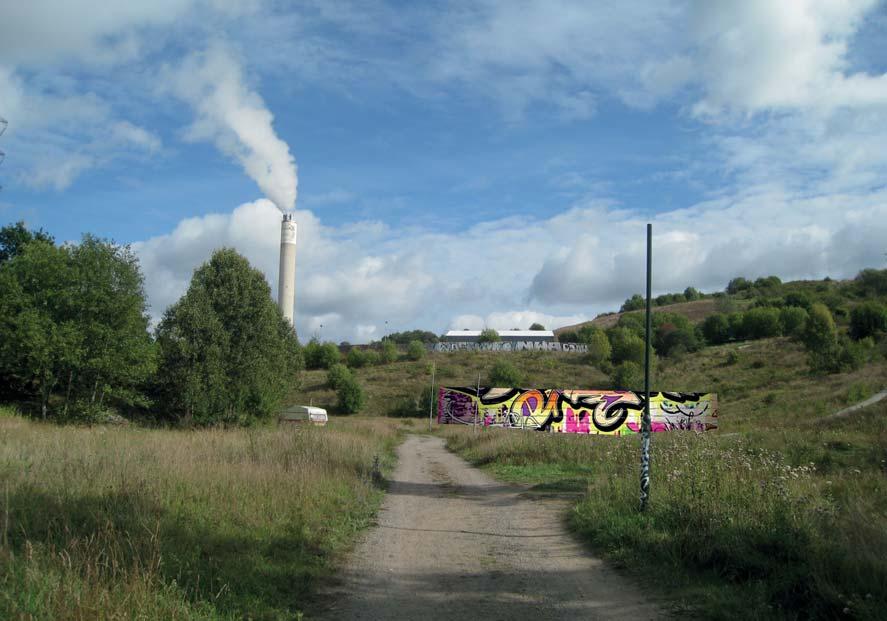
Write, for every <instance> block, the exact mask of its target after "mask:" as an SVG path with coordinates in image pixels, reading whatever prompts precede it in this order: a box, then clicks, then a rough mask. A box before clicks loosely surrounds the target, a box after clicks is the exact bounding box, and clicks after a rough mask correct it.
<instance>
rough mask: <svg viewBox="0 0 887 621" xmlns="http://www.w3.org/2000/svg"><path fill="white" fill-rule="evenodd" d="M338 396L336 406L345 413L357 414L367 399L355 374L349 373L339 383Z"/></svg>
mask: <svg viewBox="0 0 887 621" xmlns="http://www.w3.org/2000/svg"><path fill="white" fill-rule="evenodd" d="M352 351H354V350H352ZM336 396H337V398H338V402H337V404H336V407H337V409H338V410H339V411H340V412H342V413H343V414H356V413H357V412H359V411H360V409H361V408H362V407H363V404H364V400H365V397H364V393H363V388H361V386H360V383H359V382H358V381H357V378H356V377H354V376H353V375H349V376H348V377H347V378H345V379H344V380H343V381H342V382H341V383H340V384H339V388H338V389H337V390H336Z"/></svg>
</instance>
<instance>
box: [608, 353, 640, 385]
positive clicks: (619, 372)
mask: <svg viewBox="0 0 887 621" xmlns="http://www.w3.org/2000/svg"><path fill="white" fill-rule="evenodd" d="M611 379H612V381H613V386H614V387H615V388H616V389H618V390H635V391H642V390H643V389H644V367H643V366H641V365H639V364H637V363H636V362H633V361H631V360H626V361H625V362H623V363H621V364H618V365H616V367H615V368H614V369H613V375H612V376H611Z"/></svg>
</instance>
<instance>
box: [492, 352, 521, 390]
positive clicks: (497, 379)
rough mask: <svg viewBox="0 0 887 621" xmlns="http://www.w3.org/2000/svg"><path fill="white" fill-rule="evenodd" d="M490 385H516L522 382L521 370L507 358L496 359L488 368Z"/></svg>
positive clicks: (504, 386)
mask: <svg viewBox="0 0 887 621" xmlns="http://www.w3.org/2000/svg"><path fill="white" fill-rule="evenodd" d="M489 383H490V386H499V387H503V388H506V387H518V386H520V385H521V384H522V383H523V377H522V376H521V372H520V371H519V370H518V369H517V368H516V367H515V366H514V365H513V364H511V363H510V362H509V361H507V360H502V359H500V360H497V361H496V363H495V364H493V368H492V369H490V375H489Z"/></svg>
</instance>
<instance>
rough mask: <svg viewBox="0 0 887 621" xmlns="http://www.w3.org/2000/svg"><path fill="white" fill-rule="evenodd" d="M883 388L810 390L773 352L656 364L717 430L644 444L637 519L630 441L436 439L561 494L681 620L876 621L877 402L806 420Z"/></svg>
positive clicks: (885, 377)
mask: <svg viewBox="0 0 887 621" xmlns="http://www.w3.org/2000/svg"><path fill="white" fill-rule="evenodd" d="M731 352H733V355H732V356H731V355H730V354H731ZM885 385H887V364H885V363H884V361H883V360H879V361H876V362H872V363H870V364H868V365H866V366H864V367H863V368H862V369H860V370H858V371H855V372H853V373H845V374H838V375H831V376H826V377H813V376H811V375H810V374H809V372H808V371H807V369H806V365H805V359H804V353H803V351H802V350H801V349H800V348H799V347H798V346H797V345H795V344H793V343H790V342H788V341H787V340H785V339H771V340H766V341H756V342H752V343H748V344H744V345H736V344H733V345H728V346H722V347H716V348H708V349H706V350H704V351H703V352H702V353H700V354H697V355H693V356H687V357H685V358H684V359H682V360H681V361H678V362H672V361H666V362H664V363H663V364H661V365H660V367H659V372H658V376H657V379H656V385H655V386H654V388H660V387H661V388H667V389H669V390H692V391H697V390H711V391H716V392H718V393H719V397H720V406H721V412H720V425H721V428H720V430H719V431H718V432H713V433H707V434H688V433H670V434H654V436H653V450H652V460H653V461H652V463H653V478H652V501H651V505H650V510H649V511H648V512H647V513H646V514H643V515H642V514H640V513H639V512H638V511H637V506H638V488H639V483H638V477H639V461H640V455H639V451H640V444H639V440H638V438H637V437H604V436H569V435H556V436H554V435H549V434H540V433H521V432H517V431H502V430H488V431H485V432H480V433H474V432H473V431H472V430H471V429H469V428H464V427H457V426H448V427H443V428H441V430H440V433H442V434H443V435H444V436H445V437H446V439H447V441H448V444H449V446H450V447H451V448H452V449H453V450H455V451H457V452H458V453H460V454H461V455H463V456H464V457H466V458H467V459H468V460H469V461H471V462H472V463H475V464H477V465H480V466H483V467H485V468H487V469H489V470H490V471H491V472H492V473H493V474H495V475H496V476H498V477H500V478H503V479H506V480H510V481H518V482H523V483H526V484H530V485H534V486H537V489H538V490H540V491H549V492H555V493H567V494H571V495H573V497H574V498H575V502H576V504H575V507H574V509H573V511H572V512H571V514H570V518H569V519H570V522H571V524H572V526H573V527H574V529H575V530H576V531H577V532H579V533H580V534H581V535H582V536H583V537H584V538H586V539H587V540H588V541H589V542H590V543H591V545H592V546H593V548H594V549H595V550H596V551H598V552H600V553H603V554H604V555H605V556H606V557H607V558H609V559H610V560H612V561H614V562H616V563H617V564H619V565H621V566H623V567H625V568H626V569H627V570H629V571H630V572H632V573H634V574H636V575H637V576H638V577H639V579H640V580H641V581H642V582H644V583H647V584H650V585H651V589H652V590H653V591H654V592H657V593H659V594H661V595H664V596H665V597H666V599H668V600H669V601H672V602H673V603H674V606H675V609H676V610H677V611H678V612H680V613H693V614H695V615H698V616H700V617H703V618H719V619H735V618H746V619H758V618H793V619H808V618H821V619H833V618H858V619H877V618H883V611H884V610H887V425H885V420H887V402H881V403H880V404H878V405H876V406H873V407H871V408H869V409H868V410H867V411H863V412H860V413H859V414H857V415H854V416H852V417H849V418H846V419H841V420H835V421H830V422H827V423H823V422H817V419H818V418H821V417H822V416H824V415H826V414H829V413H831V412H833V411H835V410H837V409H840V408H841V407H843V406H845V405H847V404H849V403H853V402H856V401H860V400H862V399H864V398H865V397H867V396H869V395H870V394H872V393H873V392H875V391H876V390H878V389H880V388H882V387H884V386H885Z"/></svg>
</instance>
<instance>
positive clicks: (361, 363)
mask: <svg viewBox="0 0 887 621" xmlns="http://www.w3.org/2000/svg"><path fill="white" fill-rule="evenodd" d="M345 363H346V364H347V365H348V366H349V367H351V368H352V369H360V368H361V367H365V366H367V365H368V364H370V356H369V352H368V351H367V350H365V349H363V348H361V347H352V348H351V351H349V352H348V355H347V356H345Z"/></svg>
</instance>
